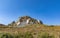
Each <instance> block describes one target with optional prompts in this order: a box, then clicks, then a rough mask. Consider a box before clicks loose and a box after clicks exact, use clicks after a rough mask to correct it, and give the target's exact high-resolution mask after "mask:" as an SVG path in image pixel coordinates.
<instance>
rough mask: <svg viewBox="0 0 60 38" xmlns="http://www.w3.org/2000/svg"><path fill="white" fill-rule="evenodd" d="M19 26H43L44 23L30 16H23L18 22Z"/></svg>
mask: <svg viewBox="0 0 60 38" xmlns="http://www.w3.org/2000/svg"><path fill="white" fill-rule="evenodd" d="M16 24H17V25H27V24H43V23H42V21H40V20H36V19H34V18H31V17H29V16H23V17H20V18H19V19H18V21H17V22H16Z"/></svg>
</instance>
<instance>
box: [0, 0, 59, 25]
mask: <svg viewBox="0 0 60 38" xmlns="http://www.w3.org/2000/svg"><path fill="white" fill-rule="evenodd" d="M25 15H28V16H31V17H33V18H36V19H38V20H42V21H43V23H44V24H48V25H52V24H53V25H60V0H0V23H2V24H8V23H11V22H12V21H14V20H17V19H18V17H19V16H25Z"/></svg>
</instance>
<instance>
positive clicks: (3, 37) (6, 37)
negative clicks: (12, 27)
mask: <svg viewBox="0 0 60 38" xmlns="http://www.w3.org/2000/svg"><path fill="white" fill-rule="evenodd" d="M1 38H13V36H12V35H10V34H3V35H2V36H1Z"/></svg>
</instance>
